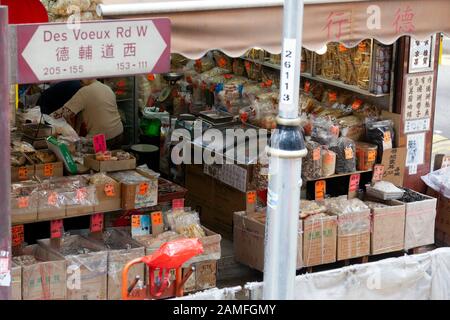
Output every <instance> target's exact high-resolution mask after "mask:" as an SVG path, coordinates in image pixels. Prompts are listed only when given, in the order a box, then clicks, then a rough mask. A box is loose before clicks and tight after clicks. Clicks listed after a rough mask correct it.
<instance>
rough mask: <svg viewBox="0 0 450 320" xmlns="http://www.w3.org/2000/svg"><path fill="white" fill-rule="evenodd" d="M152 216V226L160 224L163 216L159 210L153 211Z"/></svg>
mask: <svg viewBox="0 0 450 320" xmlns="http://www.w3.org/2000/svg"><path fill="white" fill-rule="evenodd" d="M151 216H152V227H155V226H158V225H161V224H162V223H163V216H162V212H161V211H157V212H153V213H152V214H151Z"/></svg>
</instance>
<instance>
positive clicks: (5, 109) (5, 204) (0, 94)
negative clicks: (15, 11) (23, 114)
mask: <svg viewBox="0 0 450 320" xmlns="http://www.w3.org/2000/svg"><path fill="white" fill-rule="evenodd" d="M8 28H9V26H8V7H6V6H0V123H1V126H0V145H2V146H3V150H2V151H1V152H0V190H1V191H0V300H8V299H10V298H11V210H10V199H9V198H10V188H11V186H10V183H11V169H10V165H11V159H10V156H9V153H10V152H9V145H10V143H11V142H10V132H9V130H10V114H11V112H10V107H9V91H10V83H9V34H8ZM5 261H6V263H5Z"/></svg>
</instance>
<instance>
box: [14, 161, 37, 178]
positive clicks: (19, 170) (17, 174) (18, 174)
mask: <svg viewBox="0 0 450 320" xmlns="http://www.w3.org/2000/svg"><path fill="white" fill-rule="evenodd" d="M34 173H35V169H34V164H31V165H27V166H23V167H11V182H17V181H25V180H30V179H32V178H33V177H34Z"/></svg>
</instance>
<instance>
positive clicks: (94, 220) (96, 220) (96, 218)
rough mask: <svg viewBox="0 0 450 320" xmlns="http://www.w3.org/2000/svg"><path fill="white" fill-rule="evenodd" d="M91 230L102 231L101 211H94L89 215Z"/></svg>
mask: <svg viewBox="0 0 450 320" xmlns="http://www.w3.org/2000/svg"><path fill="white" fill-rule="evenodd" d="M90 230H91V232H102V231H103V213H96V214H93V215H92V216H91V227H90Z"/></svg>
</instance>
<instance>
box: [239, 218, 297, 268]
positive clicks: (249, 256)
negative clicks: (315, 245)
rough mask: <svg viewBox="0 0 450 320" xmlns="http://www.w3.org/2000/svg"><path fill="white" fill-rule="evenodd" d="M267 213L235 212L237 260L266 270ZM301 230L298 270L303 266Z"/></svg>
mask: <svg viewBox="0 0 450 320" xmlns="http://www.w3.org/2000/svg"><path fill="white" fill-rule="evenodd" d="M264 221H265V213H264V212H262V213H251V214H246V213H245V212H235V213H234V229H233V235H234V238H233V244H234V257H235V259H236V261H238V262H240V263H242V264H245V265H247V266H249V267H251V268H253V269H256V270H259V271H264V238H265V222H264ZM302 229H303V227H302V221H301V220H300V221H299V230H302ZM302 238H303V236H302V234H301V232H299V235H298V238H297V270H298V269H301V268H302V267H303V261H302V260H303V259H302V240H303V239H302Z"/></svg>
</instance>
